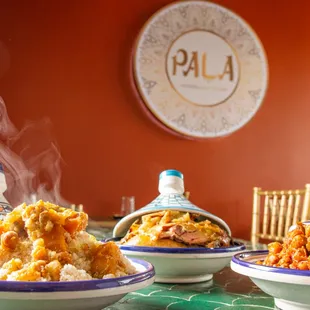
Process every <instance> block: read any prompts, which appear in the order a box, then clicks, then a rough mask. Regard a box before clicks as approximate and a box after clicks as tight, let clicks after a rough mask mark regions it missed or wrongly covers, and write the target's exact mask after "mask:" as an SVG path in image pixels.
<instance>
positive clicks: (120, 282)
mask: <svg viewBox="0 0 310 310" xmlns="http://www.w3.org/2000/svg"><path fill="white" fill-rule="evenodd" d="M131 262H132V263H133V265H134V266H135V267H136V269H137V271H138V273H136V274H134V275H130V276H125V277H118V278H112V279H102V280H85V281H69V282H19V281H0V309H5V310H16V309H22V310H42V309H44V310H55V309H57V310H69V309H70V310H72V309H74V310H85V309H87V310H101V309H103V308H105V307H107V306H108V305H111V304H113V303H115V302H117V301H118V300H120V299H121V298H122V297H124V296H125V295H126V294H127V293H130V292H133V291H136V290H139V289H142V288H144V287H147V286H149V285H151V284H152V283H153V282H154V278H155V271H154V267H153V266H152V265H151V264H150V263H148V262H146V261H143V260H141V259H131Z"/></svg>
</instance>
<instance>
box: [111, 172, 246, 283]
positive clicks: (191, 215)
mask: <svg viewBox="0 0 310 310" xmlns="http://www.w3.org/2000/svg"><path fill="white" fill-rule="evenodd" d="M159 191H160V195H159V196H158V197H157V198H156V199H155V200H154V201H152V202H151V203H150V204H148V205H147V206H145V207H143V208H141V209H139V210H137V211H135V212H133V213H131V214H129V215H127V216H126V217H124V218H123V219H122V220H120V222H118V223H117V225H116V226H115V228H114V230H113V237H114V238H117V240H119V243H118V244H119V247H120V249H121V251H122V252H123V254H125V255H126V256H127V257H130V258H135V259H137V258H142V259H145V260H147V261H149V262H151V263H152V264H153V265H154V267H155V271H156V279H155V281H156V282H166V283H191V282H201V281H206V280H209V279H211V278H212V277H213V274H214V273H216V272H218V271H220V270H221V269H223V268H224V267H225V266H227V264H229V262H230V260H231V258H232V256H233V255H234V254H236V253H239V252H242V251H243V250H244V249H245V246H244V245H243V244H240V243H237V242H234V241H233V239H232V237H231V231H230V228H229V226H228V225H227V224H226V223H225V221H223V220H222V219H220V218H219V217H217V216H215V215H213V214H211V213H210V212H208V211H206V210H203V209H201V208H199V207H197V206H195V205H194V204H192V203H191V202H190V201H189V200H188V199H186V198H185V196H184V195H183V193H184V182H183V175H182V174H181V173H180V172H179V171H176V170H166V171H164V172H162V173H161V174H160V176H159Z"/></svg>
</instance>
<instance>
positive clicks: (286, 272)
mask: <svg viewBox="0 0 310 310" xmlns="http://www.w3.org/2000/svg"><path fill="white" fill-rule="evenodd" d="M267 254H268V251H251V252H244V253H241V254H237V255H235V256H234V257H233V258H232V261H231V269H232V270H234V271H235V272H237V273H240V274H242V275H245V276H248V277H250V279H251V280H252V281H253V282H254V283H255V284H256V285H257V286H258V287H259V288H260V289H261V290H262V291H264V292H265V293H267V294H269V295H271V296H273V297H274V299H275V304H276V306H277V307H278V308H280V309H281V310H306V309H310V271H303V270H295V269H288V268H278V267H267V266H262V265H257V264H255V262H257V261H258V260H263V259H265V257H266V256H267Z"/></svg>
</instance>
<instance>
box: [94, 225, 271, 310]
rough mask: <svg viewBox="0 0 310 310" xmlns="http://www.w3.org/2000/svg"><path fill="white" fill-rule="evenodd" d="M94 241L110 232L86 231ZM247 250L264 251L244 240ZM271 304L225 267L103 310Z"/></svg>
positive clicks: (238, 309) (237, 308)
mask: <svg viewBox="0 0 310 310" xmlns="http://www.w3.org/2000/svg"><path fill="white" fill-rule="evenodd" d="M90 233H94V235H96V237H97V238H98V239H103V238H107V237H110V236H111V231H109V230H108V229H106V230H105V231H101V232H99V231H97V232H94V231H90ZM237 241H240V242H243V243H244V244H245V245H246V247H247V249H249V250H252V249H254V250H259V249H266V246H265V245H257V246H255V247H253V246H252V244H251V243H250V242H248V241H245V240H237ZM274 307H275V306H274V300H273V298H272V297H270V296H269V295H267V294H265V293H264V292H262V291H261V290H260V289H259V288H258V287H257V286H256V285H255V284H254V283H253V282H252V281H251V280H250V279H249V278H248V277H244V276H242V275H239V274H237V273H235V272H233V271H232V270H231V269H230V267H229V266H227V267H226V268H225V269H223V270H222V271H220V272H218V273H216V274H215V275H214V277H213V279H212V280H210V281H207V282H202V283H195V284H161V283H154V284H153V285H151V286H149V287H147V288H145V289H142V290H139V291H137V292H133V293H130V294H128V295H126V296H125V297H124V298H123V299H122V300H120V301H119V302H118V303H116V304H114V305H112V306H109V307H107V308H105V309H106V310H155V309H158V310H159V309H169V310H187V309H189V310H247V309H250V310H256V309H274Z"/></svg>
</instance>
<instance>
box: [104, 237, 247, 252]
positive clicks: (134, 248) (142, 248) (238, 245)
mask: <svg viewBox="0 0 310 310" xmlns="http://www.w3.org/2000/svg"><path fill="white" fill-rule="evenodd" d="M109 240H110V239H109ZM119 248H120V249H121V250H124V251H132V252H145V253H162V254H217V253H230V252H236V251H244V250H245V245H244V244H243V243H240V242H234V246H231V247H225V248H212V249H210V248H202V247H199V248H198V247H196V248H164V247H147V246H129V245H119Z"/></svg>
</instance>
